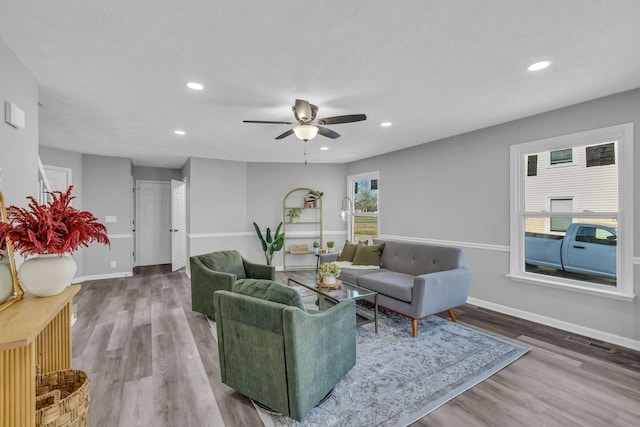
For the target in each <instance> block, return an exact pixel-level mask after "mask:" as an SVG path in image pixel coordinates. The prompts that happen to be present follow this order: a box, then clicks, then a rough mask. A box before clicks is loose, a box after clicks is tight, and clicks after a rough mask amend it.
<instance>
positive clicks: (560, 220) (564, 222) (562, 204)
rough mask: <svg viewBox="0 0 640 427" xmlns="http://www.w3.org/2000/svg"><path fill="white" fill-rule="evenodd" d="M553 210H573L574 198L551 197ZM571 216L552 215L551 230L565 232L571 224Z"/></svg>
mask: <svg viewBox="0 0 640 427" xmlns="http://www.w3.org/2000/svg"><path fill="white" fill-rule="evenodd" d="M549 207H550V209H549V210H550V211H551V212H571V211H573V199H572V198H567V199H551V200H549ZM571 222H572V221H571V218H565V217H553V216H552V217H551V218H549V232H561V233H564V232H565V231H567V228H569V224H571Z"/></svg>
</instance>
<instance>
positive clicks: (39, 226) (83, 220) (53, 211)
mask: <svg viewBox="0 0 640 427" xmlns="http://www.w3.org/2000/svg"><path fill="white" fill-rule="evenodd" d="M72 189H73V185H71V186H69V188H68V189H67V191H66V192H65V193H63V192H61V191H52V192H51V193H49V194H50V195H51V197H52V199H53V200H51V201H50V202H49V203H47V204H43V205H41V204H39V203H38V201H37V200H36V199H34V198H33V197H31V196H29V197H27V199H29V200H30V203H29V205H28V208H26V209H25V208H20V207H17V206H10V207H9V209H7V217H8V220H9V221H8V222H6V223H0V239H1V240H0V241H1V242H2V243H4V241H5V238H7V237H8V238H9V239H10V240H11V243H12V244H13V247H14V249H15V250H16V252H19V253H21V254H22V255H25V256H26V255H32V254H65V253H68V252H73V251H76V250H77V249H78V248H80V247H81V246H85V247H87V246H89V243H91V242H98V243H102V244H105V245H108V244H110V242H109V238H108V237H107V234H106V233H107V228H106V227H105V226H104V225H102V224H100V223H99V222H98V219H97V218H96V217H95V216H93V214H92V213H90V212H87V211H79V210H78V209H76V208H74V207H72V206H71V201H72V200H73V199H75V197H74V196H72V195H71V190H72Z"/></svg>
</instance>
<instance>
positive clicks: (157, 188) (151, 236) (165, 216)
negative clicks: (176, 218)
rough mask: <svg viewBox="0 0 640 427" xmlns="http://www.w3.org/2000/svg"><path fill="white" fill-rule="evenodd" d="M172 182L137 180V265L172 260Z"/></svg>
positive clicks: (164, 262)
mask: <svg viewBox="0 0 640 427" xmlns="http://www.w3.org/2000/svg"><path fill="white" fill-rule="evenodd" d="M170 229H171V183H169V182H165V181H140V180H139V181H136V265H138V266H143V265H157V264H169V263H170V262H171V232H170Z"/></svg>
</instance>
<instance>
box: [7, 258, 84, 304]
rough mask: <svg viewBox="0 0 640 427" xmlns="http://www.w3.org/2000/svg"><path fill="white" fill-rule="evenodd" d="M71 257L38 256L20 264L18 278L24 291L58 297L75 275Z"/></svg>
mask: <svg viewBox="0 0 640 427" xmlns="http://www.w3.org/2000/svg"><path fill="white" fill-rule="evenodd" d="M76 268H77V266H76V262H75V261H74V259H73V258H72V257H71V255H59V254H39V255H37V256H35V257H33V258H29V259H28V260H26V261H25V262H23V263H22V265H21V266H20V268H19V269H18V278H19V279H20V283H21V284H22V287H23V288H24V290H25V291H27V292H29V293H31V294H33V295H36V296H39V297H49V296H52V295H58V294H59V293H60V292H62V291H64V289H65V288H66V287H67V286H69V284H70V283H71V280H72V279H73V276H74V275H75V274H76Z"/></svg>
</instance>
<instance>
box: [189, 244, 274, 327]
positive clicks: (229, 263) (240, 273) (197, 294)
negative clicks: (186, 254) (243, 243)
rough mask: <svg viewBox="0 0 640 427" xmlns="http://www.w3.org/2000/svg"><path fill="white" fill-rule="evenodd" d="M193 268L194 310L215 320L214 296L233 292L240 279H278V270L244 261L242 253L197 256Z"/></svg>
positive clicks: (192, 306) (191, 263)
mask: <svg viewBox="0 0 640 427" xmlns="http://www.w3.org/2000/svg"><path fill="white" fill-rule="evenodd" d="M189 264H190V266H191V310H193V311H197V312H198V313H202V314H205V315H207V316H209V317H212V318H213V317H215V308H214V304H213V293H214V292H215V291H219V290H225V291H230V290H231V286H232V285H233V284H234V283H235V282H236V280H239V279H245V278H247V277H249V278H254V279H269V280H274V279H275V277H276V268H275V267H274V266H271V265H263V264H255V263H252V262H250V261H247V260H246V259H244V258H243V257H242V256H241V255H240V252H238V251H233V250H230V251H220V252H212V253H208V254H203V255H194V256H192V257H191V258H190V259H189Z"/></svg>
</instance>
